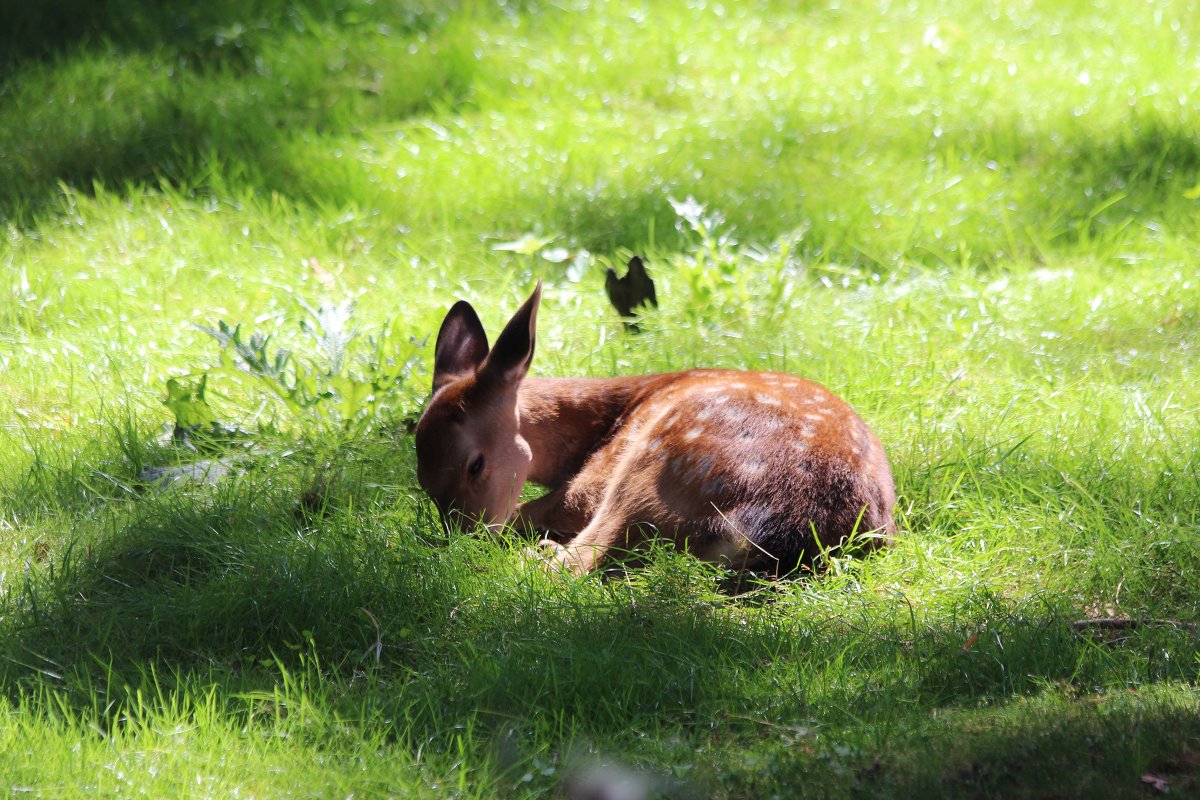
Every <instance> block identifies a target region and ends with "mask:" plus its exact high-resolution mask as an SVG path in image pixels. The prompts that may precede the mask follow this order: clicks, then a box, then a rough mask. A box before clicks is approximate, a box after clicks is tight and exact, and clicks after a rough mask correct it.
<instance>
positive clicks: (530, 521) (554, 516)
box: [513, 486, 593, 538]
mask: <svg viewBox="0 0 1200 800" xmlns="http://www.w3.org/2000/svg"><path fill="white" fill-rule="evenodd" d="M569 490H570V487H569V486H563V487H560V488H558V489H554V490H553V491H550V492H547V493H546V494H544V495H542V496H541V497H539V498H537V499H536V500H530V501H529V502H528V503H522V504H521V505H519V506H517V516H516V519H514V520H513V522H514V524H515V525H516V526H517V527H525V528H532V529H533V530H535V531H537V532H538V533H541V534H544V535H548V536H558V537H560V538H569V537H571V536H574V535H576V534H577V533H579V532H580V531H581V530H583V529H584V528H585V527H586V526H587V524H588V520H590V519H591V518H592V510H593V509H592V508H591V507H590V506H587V505H585V504H582V503H580V502H579V501H578V498H576V497H573V496H571V494H570V491H569Z"/></svg>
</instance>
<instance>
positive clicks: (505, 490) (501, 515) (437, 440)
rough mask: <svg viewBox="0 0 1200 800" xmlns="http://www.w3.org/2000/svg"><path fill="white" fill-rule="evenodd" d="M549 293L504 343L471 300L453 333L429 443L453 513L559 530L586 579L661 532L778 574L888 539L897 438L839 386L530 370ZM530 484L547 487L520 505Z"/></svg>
mask: <svg viewBox="0 0 1200 800" xmlns="http://www.w3.org/2000/svg"><path fill="white" fill-rule="evenodd" d="M540 297H541V285H540V284H539V285H538V288H537V290H535V291H534V294H533V296H531V297H530V298H529V300H528V301H527V302H526V303H525V305H524V306H522V308H521V310H520V311H518V312H517V314H516V315H515V316H514V317H513V319H512V320H511V321H510V322H509V324H508V326H507V327H506V328H505V329H504V332H503V333H501V335H500V337H499V338H498V339H497V341H496V347H495V348H494V349H493V350H491V351H490V352H489V351H488V349H487V343H486V336H485V335H484V334H483V328H482V326H481V325H479V323H478V318H477V317H476V316H475V314H474V311H473V310H472V309H471V308H470V306H468V305H466V304H465V303H461V302H460V303H459V304H457V305H456V306H455V307H454V309H452V310H451V313H450V314H449V315H447V318H446V322H444V323H443V325H442V331H441V333H439V337H438V346H437V351H438V355H437V356H436V357H435V361H436V364H437V366H435V374H434V387H435V392H434V396H433V398H432V399H431V400H430V403H429V406H428V407H427V409H426V411H425V413H424V415H422V417H421V420H420V422H419V423H418V425H417V431H416V445H417V475H418V479H419V480H420V483H421V485H422V486H423V487H424V488H425V490H426V491H427V492H428V493H429V495H430V496H431V497H432V498H433V500H434V502H435V504H436V505H437V507H438V509H439V511H440V512H441V513H442V515H443V517H444V518H446V519H450V518H453V517H456V516H458V517H461V518H463V519H465V520H467V521H483V522H484V523H486V524H489V525H497V524H502V523H505V522H516V523H518V524H526V525H530V526H532V527H534V528H536V529H538V530H540V531H543V532H546V533H551V534H555V535H557V536H558V537H561V538H564V539H565V540H566V542H565V545H563V546H561V547H559V548H558V549H557V552H556V555H555V557H556V559H557V561H558V562H559V563H560V564H561V565H562V566H563V567H564V568H567V569H570V570H572V571H577V572H585V571H590V570H592V569H595V568H596V566H597V565H598V564H599V563H600V562H601V560H602V559H603V558H604V557H605V555H606V554H607V553H608V551H609V550H611V549H613V548H632V547H636V546H637V545H638V544H639V543H641V542H642V541H643V540H644V539H646V538H647V537H648V536H659V537H666V538H669V539H671V540H673V541H674V542H675V544H676V546H678V547H680V548H686V549H688V550H690V551H691V552H693V553H695V554H696V555H698V556H700V557H701V558H706V559H710V560H719V561H723V562H727V563H731V564H734V565H736V566H743V567H749V568H755V569H766V570H770V571H775V572H786V571H788V570H790V569H792V568H794V567H795V566H796V565H797V564H799V563H803V562H805V561H808V560H811V559H812V557H813V556H814V555H815V554H816V552H817V551H818V550H819V549H828V548H834V547H837V546H839V545H841V544H842V543H844V541H845V540H846V538H847V537H848V536H850V535H851V534H852V533H855V532H857V533H859V534H872V535H873V538H872V537H867V539H866V543H867V544H868V545H878V544H886V543H887V542H888V541H890V537H891V536H892V535H893V534H894V533H895V523H894V521H893V517H892V510H893V506H894V505H895V502H896V493H895V488H894V486H893V482H892V474H891V470H890V468H889V467H888V462H887V457H886V455H885V454H884V451H883V447H882V445H881V444H880V442H879V439H878V438H877V437H876V436H875V434H874V433H873V432H872V431H871V430H870V429H869V428H868V427H867V425H866V423H864V422H863V421H862V420H861V419H860V418H859V417H858V415H857V414H855V413H854V411H853V410H852V409H851V408H850V407H849V406H848V405H846V403H845V402H843V401H842V400H840V399H839V398H837V397H836V396H835V395H833V394H832V393H831V392H829V391H828V390H827V389H825V388H824V387H822V386H820V385H818V384H815V383H812V382H810V381H806V380H804V379H802V378H797V377H794V376H791V375H784V374H780V373H765V372H740V371H734V370H691V371H687V372H674V373H669V374H664V375H642V376H634V377H623V378H526V377H525V373H526V371H527V370H528V367H529V363H530V361H531V360H532V357H533V344H534V330H535V326H536V316H537V307H538V302H539V301H540ZM480 337H482V340H481V339H480ZM480 457H482V460H479V459H480ZM473 465H475V466H480V469H479V470H478V473H477V474H473V473H472V471H471V468H472V466H473ZM527 480H530V481H533V482H535V483H538V484H541V485H543V486H545V487H546V488H547V489H548V490H549V491H548V492H547V494H546V495H544V496H543V497H540V498H538V499H537V500H533V501H531V502H529V503H525V504H522V505H518V504H517V500H518V497H519V495H520V492H521V489H522V487H523V486H524V485H525V482H526V481H527Z"/></svg>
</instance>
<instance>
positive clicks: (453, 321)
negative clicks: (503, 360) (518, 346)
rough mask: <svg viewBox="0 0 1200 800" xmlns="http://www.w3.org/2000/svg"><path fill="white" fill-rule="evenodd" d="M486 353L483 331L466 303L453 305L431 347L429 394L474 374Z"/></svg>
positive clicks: (477, 316)
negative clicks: (430, 388) (431, 385)
mask: <svg viewBox="0 0 1200 800" xmlns="http://www.w3.org/2000/svg"><path fill="white" fill-rule="evenodd" d="M487 354H488V341H487V332H486V331H484V329H483V323H482V322H480V321H479V315H478V314H476V313H475V309H474V308H472V307H471V304H470V303H468V302H467V301H466V300H459V301H458V302H457V303H455V304H454V305H453V306H452V307H451V309H450V311H449V313H447V314H446V318H445V319H444V320H442V327H441V329H440V330H439V331H438V337H437V344H436V345H434V348H433V391H435V392H436V391H437V390H438V389H440V388H442V387H443V386H445V385H446V384H447V383H450V382H451V381H453V380H456V379H458V378H461V377H463V376H464V375H467V374H469V373H472V372H474V371H475V370H476V369H478V368H479V365H480V364H482V363H483V362H484V359H486V358H487Z"/></svg>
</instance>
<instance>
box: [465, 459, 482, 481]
mask: <svg viewBox="0 0 1200 800" xmlns="http://www.w3.org/2000/svg"><path fill="white" fill-rule="evenodd" d="M482 471H483V455H482V454H480V455H478V456H476V457H475V460H474V461H472V462H471V465H470V466H468V467H467V474H468V475H471V476H472V477H474V476H475V475H478V474H479V473H480V472H482Z"/></svg>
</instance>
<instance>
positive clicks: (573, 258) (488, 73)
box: [0, 0, 1200, 798]
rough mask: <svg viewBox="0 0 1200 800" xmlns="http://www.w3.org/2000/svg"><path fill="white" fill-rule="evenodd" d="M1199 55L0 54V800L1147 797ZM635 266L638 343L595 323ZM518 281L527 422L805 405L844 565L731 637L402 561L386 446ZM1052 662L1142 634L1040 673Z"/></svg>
mask: <svg viewBox="0 0 1200 800" xmlns="http://www.w3.org/2000/svg"><path fill="white" fill-rule="evenodd" d="M1198 25H1200V23H1197V17H1196V15H1195V13H1194V9H1193V8H1192V5H1191V4H1190V3H1187V2H1174V3H1172V2H1163V3H1155V4H1134V3H1129V2H1117V1H1115V0H1114V1H1112V2H1108V1H1107V0H1106V1H1104V2H1098V3H1097V2H1088V3H1084V2H1054V3H1033V2H1016V3H1009V2H1005V3H999V2H965V3H938V2H934V1H933V0H915V1H914V2H911V3H894V2H878V3H870V4H861V5H856V4H843V3H837V2H805V3H790V2H767V1H766V0H763V1H762V2H753V3H735V2H727V3H719V2H712V1H711V0H707V1H706V0H693V1H692V2H676V1H675V0H662V1H661V2H653V3H637V2H624V1H623V0H611V2H606V1H605V0H596V2H576V1H575V0H561V2H538V1H537V0H528V1H527V2H519V1H518V0H512V1H511V2H484V1H483V0H478V1H477V2H470V0H464V2H456V3H455V2H432V1H431V0H426V1H425V2H421V1H420V0H374V2H370V1H369V0H338V1H337V2H335V1H334V0H258V1H257V2H253V3H242V2H233V0H220V1H219V2H210V3H205V4H195V3H187V2H182V0H168V1H167V2H163V3H158V4H154V6H153V8H151V7H150V5H149V4H141V3H137V2H133V1H132V0H118V1H116V2H110V3H103V4H98V3H85V2H82V0H58V1H57V2H52V3H42V4H29V5H28V7H27V8H24V9H21V10H19V11H10V12H9V13H8V16H7V18H6V20H5V24H4V26H3V30H2V31H0V224H3V229H4V230H3V234H4V235H3V238H2V240H0V789H3V790H6V791H8V792H10V793H13V794H32V795H33V796H48V797H60V796H82V795H89V796H91V795H95V794H100V795H118V794H122V795H124V794H138V793H141V794H147V795H150V796H160V797H165V796H219V797H229V796H239V797H246V796H256V797H290V796H296V797H303V796H320V797H332V796H350V795H355V796H360V797H361V796H386V795H394V796H403V797H448V796H454V797H480V798H493V797H494V798H514V797H515V798H523V797H527V798H534V797H564V796H572V795H573V794H574V795H576V796H578V795H579V794H580V793H581V792H582V791H583V790H582V789H581V788H580V787H581V785H582V784H583V783H586V782H587V781H589V780H592V779H593V778H595V777H596V775H597V770H599V771H600V772H601V773H602V775H601V777H604V776H607V778H606V779H608V780H611V781H620V780H628V781H635V782H640V783H641V784H642V785H643V788H644V789H646V790H647V791H653V792H657V793H658V794H659V796H666V797H679V798H682V797H709V796H711V797H718V798H768V797H780V798H790V797H837V798H841V797H850V796H855V797H922V796H924V797H1030V798H1044V797H1142V796H1148V795H1153V794H1157V793H1159V792H1161V791H1162V790H1163V789H1164V788H1166V787H1167V786H1168V785H1169V786H1170V788H1171V789H1172V790H1173V791H1175V792H1176V793H1177V794H1184V795H1186V794H1188V793H1189V792H1196V791H1198V789H1197V780H1198V779H1200V767H1198V763H1200V690H1198V689H1197V681H1198V679H1200V644H1198V637H1197V633H1196V629H1195V623H1197V622H1198V621H1200V546H1198V545H1200V474H1198V467H1200V464H1198V451H1200V448H1198V446H1197V442H1198V441H1200V437H1198V434H1200V423H1198V416H1197V410H1198V409H1200V374H1198V373H1200V370H1198V363H1200V359H1198V358H1197V350H1198V347H1200V278H1198V277H1197V270H1196V261H1197V256H1198V255H1200V224H1198V223H1200V205H1198V203H1200V134H1198V133H1197V131H1198V130H1200V127H1198V125H1197V122H1198V120H1197V112H1196V104H1197V102H1200V94H1198V90H1197V86H1200V83H1198V82H1197V80H1196V79H1197V74H1198V72H1200V27H1198ZM634 252H636V253H640V254H642V255H643V256H645V257H646V259H647V261H648V263H649V265H650V269H651V272H652V273H653V275H654V276H655V278H656V280H657V281H658V289H659V291H658V295H659V299H660V307H659V309H658V310H657V311H654V312H652V313H649V314H648V315H647V316H646V318H645V319H644V320H643V322H642V326H641V327H642V332H641V333H640V334H631V333H628V332H626V331H625V330H624V328H623V326H622V325H621V322H620V321H619V320H618V319H617V318H616V316H615V315H614V313H613V312H612V311H611V309H609V308H608V307H607V306H606V301H605V299H604V295H603V291H602V284H603V270H604V267H605V265H607V264H610V263H615V262H621V261H623V260H624V259H625V258H626V257H627V256H628V255H629V254H630V253H634ZM537 277H542V278H543V279H544V280H545V282H546V292H545V299H544V302H543V308H542V313H541V315H540V320H539V323H540V329H539V332H540V339H539V349H538V355H537V359H536V361H535V366H534V370H535V372H537V373H539V374H544V375H565V374H586V375H607V374H628V373H636V372H645V371H658V370H672V369H681V368H687V367H692V366H698V365H705V366H720V367H739V368H742V367H744V368H770V369H779V370H790V371H795V372H797V373H800V374H803V375H806V376H808V377H811V378H814V379H816V380H819V381H821V382H823V383H825V384H826V385H828V386H830V387H831V388H833V389H835V390H836V391H838V392H839V393H841V394H842V395H843V396H845V397H846V398H847V399H848V400H849V401H850V402H851V403H852V404H853V405H854V406H855V407H856V408H858V409H859V411H860V412H861V413H862V415H863V416H864V417H865V418H866V419H867V420H868V421H869V422H870V423H871V424H872V425H873V426H874V428H875V429H876V431H877V432H878V433H879V435H880V437H881V438H882V439H883V441H884V442H885V444H886V446H887V448H888V451H889V455H890V457H891V460H892V464H893V467H894V470H895V472H896V478H897V485H898V490H899V494H900V498H901V499H900V505H899V520H900V524H901V527H902V529H903V531H904V534H903V536H902V538H901V539H900V541H899V542H898V544H897V545H896V547H894V548H893V549H891V550H890V551H889V552H887V553H885V554H882V555H880V556H878V557H873V558H870V559H867V560H861V561H859V560H845V559H836V560H834V561H833V562H832V563H831V564H830V566H829V569H828V570H827V571H826V572H824V573H822V574H820V575H817V576H809V577H806V578H803V579H798V580H789V581H783V582H774V583H764V584H762V585H761V586H757V587H756V588H755V589H754V590H753V591H751V592H749V593H746V594H741V595H737V596H733V595H731V594H730V593H729V592H727V591H724V590H723V587H724V586H725V585H726V584H727V583H728V576H727V575H724V574H723V573H721V572H720V571H719V570H715V569H713V568H710V567H707V566H705V565H703V564H700V563H698V562H696V561H694V560H692V559H690V558H688V557H686V556H681V555H678V554H675V553H672V552H666V551H662V552H656V553H654V554H653V555H652V556H651V557H650V558H649V559H648V563H647V565H646V566H645V567H643V568H638V569H633V570H629V571H628V572H626V573H623V574H621V573H614V574H612V575H610V576H608V578H607V579H605V580H601V579H599V578H597V577H592V578H587V579H583V580H568V579H565V578H561V577H551V576H547V575H545V574H543V573H542V572H540V571H538V570H536V569H532V568H531V567H530V565H529V563H528V562H527V560H526V559H525V558H524V557H523V555H522V550H523V543H522V542H520V541H515V540H512V539H504V538H502V539H500V540H496V539H488V538H483V537H475V536H455V537H447V536H445V535H444V534H443V533H442V532H441V531H440V528H439V526H438V525H437V523H436V520H434V519H433V518H432V517H431V516H430V508H429V506H428V504H427V503H426V502H425V501H424V500H423V498H422V496H421V493H420V491H419V489H418V487H417V485H416V481H415V476H414V473H413V456H412V443H411V438H410V437H409V435H408V433H407V429H408V425H409V423H410V422H411V420H412V418H413V416H414V415H415V414H416V413H418V412H419V409H420V405H421V402H422V401H423V398H424V395H425V392H426V387H427V385H428V381H429V366H430V364H429V362H430V360H431V353H430V350H431V347H430V345H429V342H428V340H427V338H426V337H428V336H429V334H431V333H432V332H434V331H435V330H436V326H437V324H438V323H439V321H440V319H441V316H442V314H443V313H444V311H445V309H446V308H447V307H448V305H449V304H450V303H451V302H452V301H453V300H454V299H455V298H458V297H466V298H468V299H471V300H472V301H473V302H475V304H476V306H477V308H479V309H480V312H481V315H482V317H483V319H484V322H485V324H487V325H488V326H489V328H490V329H492V330H493V331H495V330H496V329H497V327H498V326H499V325H500V324H501V323H502V322H503V321H504V320H505V319H506V318H507V316H508V314H509V313H510V312H511V311H512V310H513V309H514V308H515V307H516V305H517V303H518V301H519V299H520V298H521V297H523V296H524V295H525V294H527V293H528V291H529V290H530V289H531V288H532V285H533V283H534V280H535V279H536V278H537ZM351 302H352V303H353V306H352V307H351V306H350V305H349V304H350V303H351ZM222 321H224V322H225V323H227V325H228V326H231V327H229V328H226V329H224V330H222V329H221V328H220V327H219V324H220V323H221V322H222ZM239 324H240V325H241V327H240V328H238V329H237V334H236V337H235V336H234V334H233V327H232V326H237V325H239ZM198 326H205V327H208V328H211V329H212V330H213V331H214V333H215V334H216V335H215V336H214V335H211V334H210V333H207V332H205V331H204V330H202V329H201V328H200V327H198ZM253 334H258V336H257V337H256V336H253ZM267 336H269V337H270V338H269V340H267V341H264V339H263V338H262V337H267ZM239 348H240V349H239ZM280 348H284V349H286V350H287V351H288V352H289V353H290V355H287V356H281V355H280V354H279V350H280ZM168 381H174V382H173V383H172V384H171V385H170V389H169V388H168ZM164 400H166V401H168V402H167V403H166V404H164ZM175 418H179V419H182V420H184V421H185V422H188V423H191V424H195V425H199V426H200V427H201V428H203V429H204V430H210V431H213V435H209V436H203V435H197V436H194V437H191V438H190V439H188V440H187V441H186V442H180V441H174V440H172V439H171V438H170V437H169V436H166V437H164V430H166V431H169V430H170V426H171V423H172V421H173V419H175ZM214 422H217V423H219V426H217V427H215V428H214V425H213V423H214ZM231 429H236V430H231ZM214 460H216V461H215V463H216V464H217V467H216V468H217V470H218V471H220V470H226V469H227V470H228V471H227V473H226V474H224V475H223V476H221V477H219V478H218V477H214V480H213V481H211V482H206V481H186V480H185V481H180V482H179V483H177V484H175V485H173V486H171V487H169V488H166V489H163V488H161V487H158V486H155V485H150V483H151V482H150V481H149V479H148V476H149V475H150V474H151V473H148V472H146V470H147V468H154V467H167V468H170V467H173V466H177V465H186V464H194V463H196V462H200V461H208V462H210V463H212V462H214ZM1100 618H1123V619H1128V620H1136V621H1140V622H1141V623H1142V624H1139V625H1137V626H1132V627H1125V628H1115V629H1113V628H1101V627H1085V628H1084V629H1083V630H1078V629H1076V628H1075V627H1073V623H1076V622H1080V621H1087V620H1095V619H1100ZM606 765H607V767H606ZM606 768H607V769H609V770H610V771H609V772H607V773H604V772H603V770H604V769H606ZM622 776H624V777H622Z"/></svg>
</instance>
